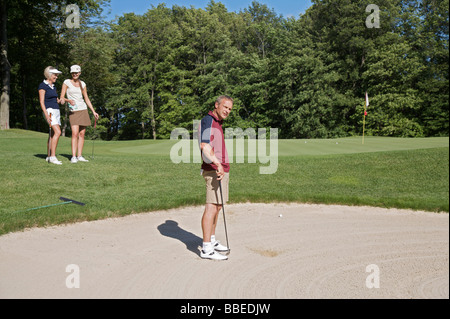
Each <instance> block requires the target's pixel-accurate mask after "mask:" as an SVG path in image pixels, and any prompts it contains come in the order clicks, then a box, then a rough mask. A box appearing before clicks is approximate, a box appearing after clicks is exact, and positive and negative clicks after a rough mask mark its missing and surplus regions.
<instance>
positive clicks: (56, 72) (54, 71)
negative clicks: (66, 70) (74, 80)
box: [48, 69, 62, 74]
mask: <svg viewBox="0 0 450 319" xmlns="http://www.w3.org/2000/svg"><path fill="white" fill-rule="evenodd" d="M48 72H50V73H54V74H61V73H62V72H61V71H59V70H58V69H50V70H48Z"/></svg>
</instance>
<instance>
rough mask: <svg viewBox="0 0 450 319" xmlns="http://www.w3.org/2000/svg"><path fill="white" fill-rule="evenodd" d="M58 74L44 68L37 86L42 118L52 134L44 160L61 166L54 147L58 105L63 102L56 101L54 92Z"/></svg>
mask: <svg viewBox="0 0 450 319" xmlns="http://www.w3.org/2000/svg"><path fill="white" fill-rule="evenodd" d="M59 74H61V71H58V70H57V69H55V68H54V67H52V66H49V67H47V68H45V70H44V76H45V80H44V81H43V82H41V84H39V88H38V90H39V102H40V104H41V108H42V112H44V117H45V119H46V120H47V123H48V125H50V126H51V128H52V129H51V132H52V134H51V136H49V140H48V144H47V154H48V155H49V157H47V158H46V161H48V162H49V163H52V164H56V165H61V164H62V162H60V161H58V159H57V158H56V147H57V146H58V141H59V137H60V136H61V113H60V111H59V105H58V104H64V102H62V103H61V100H60V99H58V92H56V87H55V83H56V80H57V79H58V75H59Z"/></svg>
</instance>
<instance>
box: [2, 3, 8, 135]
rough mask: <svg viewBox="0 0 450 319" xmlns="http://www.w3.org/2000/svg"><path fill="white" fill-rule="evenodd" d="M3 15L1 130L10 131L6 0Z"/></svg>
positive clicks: (3, 5) (3, 4)
mask: <svg viewBox="0 0 450 319" xmlns="http://www.w3.org/2000/svg"><path fill="white" fill-rule="evenodd" d="M0 7H1V15H0V28H1V29H0V32H1V36H0V44H1V47H0V50H1V53H0V54H1V57H0V59H1V78H2V95H1V102H0V129H1V130H8V129H9V127H10V125H9V93H10V79H11V74H10V70H11V65H10V64H9V61H8V35H7V32H6V23H7V21H8V14H7V8H6V0H0Z"/></svg>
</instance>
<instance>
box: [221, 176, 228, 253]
mask: <svg viewBox="0 0 450 319" xmlns="http://www.w3.org/2000/svg"><path fill="white" fill-rule="evenodd" d="M219 188H220V198H221V199H222V212H223V225H224V226H225V238H226V240H227V247H228V251H230V244H229V243H228V231H227V221H226V218H225V203H224V202H223V192H222V181H219Z"/></svg>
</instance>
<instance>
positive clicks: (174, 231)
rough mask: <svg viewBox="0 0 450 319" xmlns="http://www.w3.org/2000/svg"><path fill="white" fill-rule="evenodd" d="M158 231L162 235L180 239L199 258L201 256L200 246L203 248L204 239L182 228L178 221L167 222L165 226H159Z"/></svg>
mask: <svg viewBox="0 0 450 319" xmlns="http://www.w3.org/2000/svg"><path fill="white" fill-rule="evenodd" d="M158 230H159V232H160V233H161V235H164V236H166V237H170V238H174V239H178V240H179V241H181V242H182V243H183V244H185V245H186V248H187V249H188V250H190V251H192V252H193V253H194V254H196V255H197V256H200V251H199V246H200V247H201V246H202V243H203V239H202V238H200V237H198V236H197V235H194V234H193V233H190V232H188V231H186V230H184V229H183V228H180V226H178V223H177V222H176V221H173V220H166V222H165V223H164V224H161V225H159V226H158Z"/></svg>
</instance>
